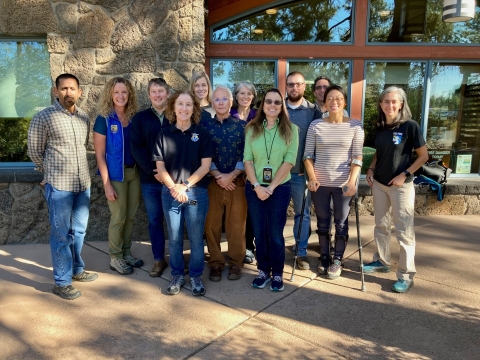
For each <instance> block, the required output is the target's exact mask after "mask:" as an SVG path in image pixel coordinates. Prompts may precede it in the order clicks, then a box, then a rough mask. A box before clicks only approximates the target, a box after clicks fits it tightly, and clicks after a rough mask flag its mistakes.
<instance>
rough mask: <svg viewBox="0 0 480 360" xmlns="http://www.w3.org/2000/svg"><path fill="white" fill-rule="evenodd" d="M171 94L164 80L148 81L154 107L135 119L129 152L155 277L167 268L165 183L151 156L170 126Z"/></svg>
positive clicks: (152, 274)
mask: <svg viewBox="0 0 480 360" xmlns="http://www.w3.org/2000/svg"><path fill="white" fill-rule="evenodd" d="M169 92H170V86H168V84H167V83H166V81H165V80H164V79H162V78H154V79H151V80H150V81H149V82H148V97H149V98H150V101H151V106H150V107H149V108H148V109H146V110H143V111H140V112H139V113H137V114H136V115H135V116H134V117H133V119H132V129H131V133H130V149H131V152H132V156H133V158H134V159H135V162H136V163H137V164H138V166H139V167H140V185H141V187H142V195H143V201H144V203H145V209H146V211H147V216H148V233H149V235H150V242H151V243H152V252H153V259H154V264H153V268H152V270H150V272H149V275H150V276H152V277H160V276H162V273H163V271H164V270H165V269H166V268H167V267H168V264H167V262H166V261H165V233H164V231H163V207H162V189H163V184H162V183H161V182H160V177H159V176H158V174H157V167H156V164H155V161H152V153H153V149H154V147H155V143H156V141H157V135H158V133H159V132H160V131H161V130H162V129H164V128H166V127H169V126H170V122H169V121H168V119H166V118H165V114H164V111H165V109H166V107H167V100H168V96H169Z"/></svg>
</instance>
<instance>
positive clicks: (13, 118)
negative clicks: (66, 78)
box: [0, 41, 52, 162]
mask: <svg viewBox="0 0 480 360" xmlns="http://www.w3.org/2000/svg"><path fill="white" fill-rule="evenodd" d="M51 86H52V82H51V78H50V60H49V54H48V51H47V44H46V43H39V42H1V41H0V99H1V100H0V162H17V161H20V162H21V161H29V159H28V156H27V132H28V126H29V124H30V120H31V118H32V117H33V115H35V114H36V113H37V112H38V111H39V110H42V109H43V108H45V107H47V106H49V105H50V104H51V96H50V94H51Z"/></svg>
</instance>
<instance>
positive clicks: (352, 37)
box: [208, 0, 356, 46]
mask: <svg viewBox="0 0 480 360" xmlns="http://www.w3.org/2000/svg"><path fill="white" fill-rule="evenodd" d="M291 1H292V0H277V1H272V2H271V3H268V4H265V5H260V6H258V7H255V8H253V9H250V10H248V11H245V12H243V13H240V14H237V15H236V16H232V17H229V18H227V19H225V20H222V21H220V22H217V23H215V24H210V25H209V33H208V39H209V42H210V44H222V45H230V44H237V45H238V44H240V45H241V44H255V45H271V44H277V45H288V44H291V45H300V44H301V45H314V46H322V45H323V46H329V45H330V46H332V45H338V46H351V45H354V43H355V21H356V11H355V10H356V1H355V0H351V1H352V19H351V29H350V31H351V35H350V41H349V42H307V41H232V40H228V41H218V40H213V33H214V32H215V31H216V30H215V29H216V28H218V27H220V26H223V25H226V24H229V23H231V22H234V21H236V20H239V19H241V18H244V17H247V16H249V15H253V14H255V13H258V12H261V11H264V10H267V9H270V8H272V7H275V6H280V5H284V4H287V3H289V2H291Z"/></svg>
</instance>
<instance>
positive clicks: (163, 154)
mask: <svg viewBox="0 0 480 360" xmlns="http://www.w3.org/2000/svg"><path fill="white" fill-rule="evenodd" d="M213 154H214V152H213V143H212V139H211V137H210V134H209V133H208V131H207V130H206V129H204V128H203V127H202V126H199V125H196V124H192V126H190V128H189V129H187V130H185V131H181V130H180V129H178V128H177V127H176V126H175V124H172V125H170V126H169V127H168V128H164V129H163V130H162V131H160V133H159V134H158V136H157V141H156V143H155V147H154V149H153V156H152V160H153V161H163V162H164V163H165V169H166V170H167V172H168V174H169V175H170V177H171V178H172V180H173V182H174V183H175V184H181V183H182V182H183V181H185V180H187V179H188V178H189V177H190V176H191V175H192V174H193V173H194V172H195V171H197V169H198V168H199V167H200V166H201V165H202V159H205V158H213ZM209 184H210V180H209V178H208V177H207V176H204V177H203V178H202V179H201V180H200V181H198V182H197V183H196V184H194V185H193V187H202V188H207V187H208V185H209Z"/></svg>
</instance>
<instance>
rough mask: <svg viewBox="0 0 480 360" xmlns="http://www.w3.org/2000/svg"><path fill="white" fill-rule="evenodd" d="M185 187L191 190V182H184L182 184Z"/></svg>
mask: <svg viewBox="0 0 480 360" xmlns="http://www.w3.org/2000/svg"><path fill="white" fill-rule="evenodd" d="M182 184H183V185H185V186H186V187H187V189H190V186H191V185H190V182H189V181H188V180H183V182H182Z"/></svg>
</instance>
